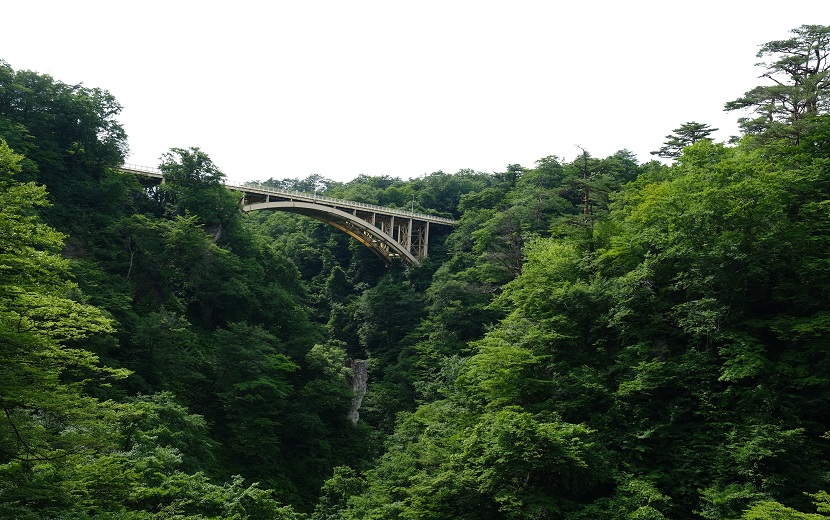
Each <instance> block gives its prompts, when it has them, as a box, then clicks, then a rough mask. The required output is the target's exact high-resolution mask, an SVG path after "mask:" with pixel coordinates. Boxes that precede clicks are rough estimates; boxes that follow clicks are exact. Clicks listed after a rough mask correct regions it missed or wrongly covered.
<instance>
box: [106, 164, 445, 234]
mask: <svg viewBox="0 0 830 520" xmlns="http://www.w3.org/2000/svg"><path fill="white" fill-rule="evenodd" d="M121 169H123V170H129V171H134V172H141V173H148V174H151V175H154V176H161V175H163V174H162V172H161V170H159V169H158V168H151V167H149V166H139V165H137V164H124V165H122V166H121ZM225 186H228V187H229V188H236V189H246V188H247V189H252V190H258V191H262V192H266V193H269V194H273V195H279V196H283V197H289V198H297V199H305V200H311V201H320V202H327V203H329V204H331V205H334V206H341V207H346V208H353V209H361V210H365V211H372V212H376V213H384V214H387V215H395V216H399V217H405V218H412V219H417V220H426V221H429V222H436V223H442V224H447V225H455V224H456V221H455V220H453V219H451V218H446V217H439V216H435V215H428V214H426V213H415V212H414V211H406V210H402V209H399V208H388V207H386V206H378V205H377V204H367V203H365V202H354V201H351V200H345V199H335V198H334V197H326V196H325V195H317V194H316V193H314V194H312V193H304V192H302V191H295V190H283V189H280V188H274V187H272V186H265V185H263V184H260V183H254V182H237V181H225Z"/></svg>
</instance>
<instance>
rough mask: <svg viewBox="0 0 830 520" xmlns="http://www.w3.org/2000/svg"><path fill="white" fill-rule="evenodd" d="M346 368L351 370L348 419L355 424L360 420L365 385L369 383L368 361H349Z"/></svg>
mask: <svg viewBox="0 0 830 520" xmlns="http://www.w3.org/2000/svg"><path fill="white" fill-rule="evenodd" d="M346 366H347V367H349V368H351V369H352V392H354V396H353V397H352V407H351V409H350V410H349V414H348V418H349V420H350V421H352V423H354V424H357V422H358V421H359V420H360V413H359V410H360V405H361V403H363V397H364V396H365V395H366V385H367V383H368V381H369V371H368V361H366V360H365V359H349V360H347V361H346Z"/></svg>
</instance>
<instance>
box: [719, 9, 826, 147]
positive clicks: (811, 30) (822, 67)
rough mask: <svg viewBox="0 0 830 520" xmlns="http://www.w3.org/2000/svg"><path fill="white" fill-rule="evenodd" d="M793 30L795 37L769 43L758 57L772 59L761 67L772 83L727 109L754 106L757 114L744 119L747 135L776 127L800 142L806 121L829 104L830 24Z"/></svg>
mask: <svg viewBox="0 0 830 520" xmlns="http://www.w3.org/2000/svg"><path fill="white" fill-rule="evenodd" d="M790 32H792V33H793V34H795V36H794V37H792V38H789V39H786V40H774V41H771V42H767V43H765V44H764V45H762V46H761V49H760V50H759V51H758V54H757V55H756V56H757V57H758V58H769V59H770V60H771V61H762V62H760V63H758V64H757V66H759V67H763V68H764V73H763V74H761V77H762V78H766V79H768V80H770V81H772V84H771V85H760V86H757V87H755V88H754V89H752V90H750V91H748V92H746V93H744V95H743V96H741V97H739V98H738V99H735V100H733V101H730V102H728V103H726V105H725V109H726V110H727V111H732V110H741V109H751V110H752V112H753V113H754V114H755V116H756V117H754V118H741V119H739V122H740V124H741V127H742V128H743V130H744V132H745V133H747V134H759V133H766V132H770V131H771V132H772V135H779V134H783V135H786V136H788V137H789V138H790V139H791V140H792V141H793V142H794V143H795V144H798V142H799V138H800V136H801V135H803V132H804V128H803V126H804V123H805V122H807V121H809V120H810V118H811V117H812V116H815V115H818V114H820V113H822V112H826V111H827V109H828V106H830V60H828V58H829V57H830V26H826V25H802V26H801V27H798V28H796V29H792V30H791V31H790Z"/></svg>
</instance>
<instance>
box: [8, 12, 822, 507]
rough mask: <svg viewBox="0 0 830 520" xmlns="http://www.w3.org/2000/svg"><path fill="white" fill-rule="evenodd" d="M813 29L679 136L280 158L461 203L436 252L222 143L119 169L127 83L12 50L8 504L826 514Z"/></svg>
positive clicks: (322, 182) (410, 198)
mask: <svg viewBox="0 0 830 520" xmlns="http://www.w3.org/2000/svg"><path fill="white" fill-rule="evenodd" d="M792 34H793V37H792V38H791V39H788V40H782V41H773V42H769V43H767V44H765V45H763V46H761V48H760V51H759V54H758V58H760V59H761V60H763V61H762V62H761V63H760V64H759V66H760V67H761V68H762V69H763V76H762V80H759V81H764V82H765V83H764V84H762V85H760V86H758V87H756V88H754V89H752V90H750V91H748V92H746V93H745V94H743V95H741V96H740V97H738V98H737V99H735V100H734V101H730V102H727V103H726V104H725V109H726V110H729V111H738V112H737V113H736V117H738V116H743V117H741V119H740V120H739V121H740V123H741V128H742V132H743V133H742V135H741V136H737V137H736V138H735V139H733V140H732V141H731V142H729V143H717V142H713V140H712V139H711V138H710V137H711V134H712V132H713V131H714V130H715V129H713V128H711V127H710V126H709V125H707V124H704V123H698V122H694V121H692V122H685V123H682V124H680V126H678V128H677V129H675V130H673V131H672V132H673V133H672V134H670V135H667V136H666V139H667V140H666V142H664V143H655V145H654V147H655V149H656V151H655V152H654V154H655V155H658V156H660V157H661V158H662V159H663V161H657V160H653V161H649V162H641V161H640V160H639V159H638V158H637V157H635V156H634V155H633V154H631V153H630V152H628V151H627V150H626V149H624V143H621V150H620V151H619V152H617V153H615V154H613V155H611V156H608V157H604V158H600V157H594V156H592V155H591V153H590V151H589V150H585V149H578V150H576V152H577V153H575V154H574V157H573V158H570V159H568V158H562V157H555V156H549V157H543V158H541V159H539V160H538V161H536V163H535V164H534V165H532V166H522V165H519V164H511V165H508V166H507V167H506V168H505V170H504V171H503V172H476V171H471V170H462V171H459V172H456V173H452V174H450V173H444V172H440V171H439V172H434V173H431V174H425V175H423V176H422V177H419V178H415V179H410V180H402V179H400V178H397V177H391V176H383V177H377V176H375V177H372V176H360V177H358V178H356V179H354V180H352V181H349V182H345V183H342V182H335V181H332V180H330V179H327V178H325V177H322V176H319V175H312V176H309V177H307V178H305V179H298V178H294V179H291V178H283V179H273V178H272V179H258V180H259V181H261V182H262V183H264V184H268V185H271V186H274V187H279V188H288V189H294V190H300V191H307V192H316V193H321V194H324V195H327V196H330V197H336V198H344V199H349V200H354V201H359V202H366V203H371V204H378V205H384V206H389V207H398V208H406V209H411V210H414V211H419V212H423V213H431V214H436V215H442V216H447V217H452V218H454V219H457V220H458V224H457V225H456V226H455V227H454V228H453V229H452V230H447V231H445V232H443V233H440V232H438V233H435V234H434V236H431V237H430V257H429V258H428V259H425V260H424V261H423V262H422V263H421V265H419V266H417V267H412V268H407V267H405V266H404V265H396V264H395V265H392V266H389V267H387V266H385V265H384V263H383V262H382V261H381V260H380V259H379V258H377V257H376V256H374V255H373V254H372V253H371V252H370V251H369V250H368V249H367V248H365V247H363V246H362V245H360V244H359V243H357V242H356V241H354V240H352V239H350V238H349V237H348V236H347V235H346V234H344V233H342V232H340V231H339V230H337V229H335V228H333V227H330V226H327V225H325V224H323V223H321V222H318V221H316V220H312V219H309V218H307V217H302V216H298V215H292V214H288V213H282V212H267V211H259V212H252V213H250V214H245V213H243V212H242V211H241V207H240V200H239V195H238V193H234V192H231V191H229V190H228V189H226V188H225V187H224V186H223V180H224V174H223V173H222V171H221V169H220V168H219V165H215V164H214V163H213V162H212V161H211V159H210V157H209V155H208V153H206V152H205V151H202V150H200V149H199V148H171V149H170V151H169V152H168V153H166V154H165V155H164V156H163V157H161V158H160V164H159V165H158V167H159V169H160V170H161V171H162V173H163V174H164V183H163V184H161V185H156V184H153V183H151V182H149V181H148V180H147V179H141V178H139V177H136V176H131V175H129V174H125V173H121V172H119V171H118V170H117V169H116V168H117V167H118V166H119V165H121V164H122V163H123V162H124V159H125V155H126V154H127V151H128V141H127V136H126V134H125V132H124V130H123V128H122V127H121V125H120V124H119V122H118V115H119V112H120V110H121V106H120V105H119V104H118V102H117V100H115V99H114V98H113V97H112V96H111V95H110V94H109V93H108V92H106V91H105V90H101V89H96V88H88V87H84V86H82V85H74V86H73V85H67V84H64V83H62V82H61V81H59V80H58V79H55V78H52V77H50V76H47V75H43V74H39V73H36V72H33V71H16V70H14V69H13V68H12V67H11V65H9V64H6V63H5V62H0V405H1V406H2V414H0V517H3V518H22V519H26V518H30V519H37V518H50V519H58V518H72V519H84V518H118V519H126V518H131V519H132V518H135V519H139V518H147V519H149V518H194V519H195V518H239V519H242V518H262V519H272V518H286V519H302V518H309V519H314V520H323V519H337V518H342V519H373V518H375V519H389V518H406V519H416V518H417V519H420V518H433V519H465V518H469V519H476V520H482V519H501V518H510V519H520V518H521V519H525V518H526V519H553V518H562V519H568V520H582V519H596V518H602V519H605V518H608V519H629V518H630V519H660V518H677V519H687V518H688V519H754V520H761V519H768V520H772V519H783V518H787V519H789V518H803V519H812V518H815V519H818V518H828V517H830V494H829V493H830V112H829V111H828V110H829V109H830V63H829V62H828V55H830V27H826V26H813V25H809V26H802V27H800V28H798V29H794V30H793V33H792ZM748 59H751V57H748ZM738 94H740V93H729V92H727V93H724V98H725V99H728V98H730V97H732V96H735V95H738ZM353 360H368V363H369V386H368V392H367V394H366V397H365V398H364V400H363V402H362V404H361V407H360V410H359V417H360V420H359V421H358V422H357V423H354V422H352V421H351V420H349V418H348V417H347V415H348V413H349V411H350V409H351V407H352V399H353V390H352V379H353V373H352V369H351V368H350V367H351V366H353Z"/></svg>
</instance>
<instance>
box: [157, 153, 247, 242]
mask: <svg viewBox="0 0 830 520" xmlns="http://www.w3.org/2000/svg"><path fill="white" fill-rule="evenodd" d="M161 159H162V163H161V164H160V165H159V170H161V172H162V173H163V174H164V181H165V182H164V184H163V185H162V193H163V194H164V195H165V198H166V201H167V202H170V203H172V205H173V207H174V210H175V211H176V212H177V213H178V214H180V215H183V214H185V213H191V214H193V215H196V216H197V217H198V218H199V221H200V223H201V224H203V225H204V226H205V229H206V230H207V231H208V232H210V233H212V234H213V235H214V240H215V241H218V240H219V239H220V238H221V236H222V234H223V232H224V231H225V228H227V227H228V225H229V224H231V223H232V222H233V220H234V218H235V217H236V216H237V214H238V205H239V199H238V197H237V195H234V194H233V193H231V192H230V191H229V190H228V189H226V188H225V187H224V185H223V181H224V179H225V174H224V173H222V172H221V171H220V170H219V168H217V167H216V165H215V164H213V161H211V159H210V157H208V155H207V154H206V153H205V152H203V151H202V150H200V149H199V148H189V149H187V150H185V149H183V148H171V149H170V151H169V152H167V153H165V154H164V155H162V157H161Z"/></svg>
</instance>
